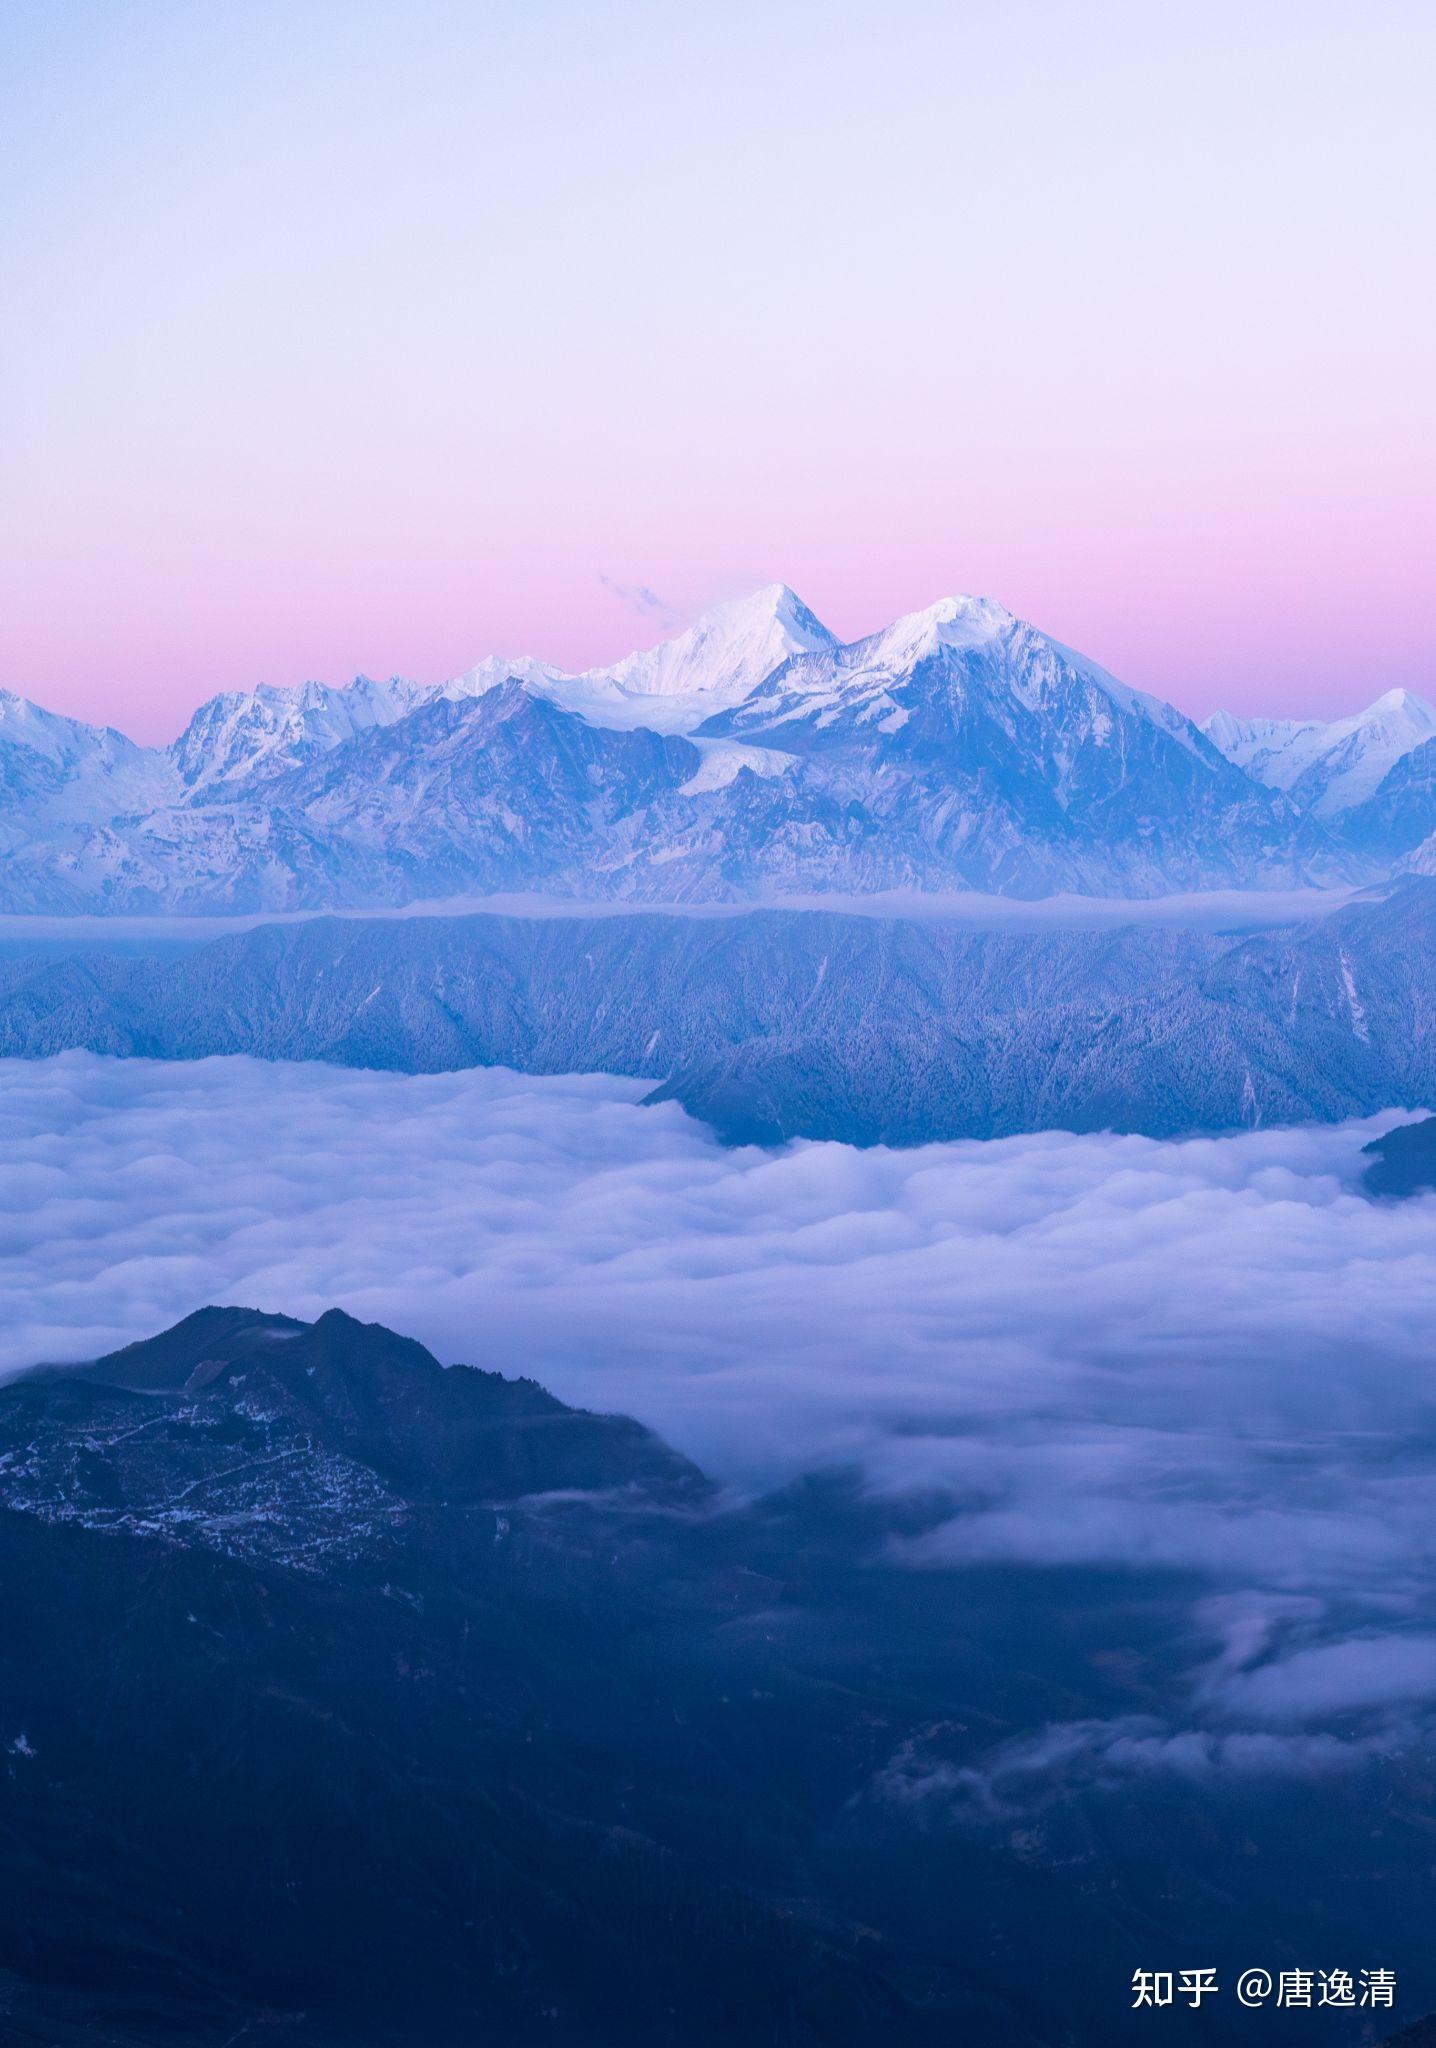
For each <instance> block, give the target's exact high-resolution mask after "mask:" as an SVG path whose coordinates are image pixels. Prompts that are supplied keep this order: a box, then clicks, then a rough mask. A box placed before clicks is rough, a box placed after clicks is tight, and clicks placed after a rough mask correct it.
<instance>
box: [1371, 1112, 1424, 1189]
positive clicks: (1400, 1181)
mask: <svg viewBox="0 0 1436 2048" xmlns="http://www.w3.org/2000/svg"><path fill="white" fill-rule="evenodd" d="M1366 1151H1367V1153H1368V1154H1369V1155H1370V1158H1371V1164H1370V1166H1368V1167H1367V1169H1366V1185H1367V1187H1368V1188H1369V1189H1370V1191H1371V1193H1372V1194H1373V1195H1419V1194H1422V1193H1424V1192H1425V1191H1426V1190H1427V1189H1428V1188H1436V1116H1428V1117H1423V1118H1422V1120H1421V1122H1420V1123H1418V1124H1401V1125H1400V1126H1399V1127H1398V1128H1397V1129H1396V1130H1394V1131H1388V1132H1387V1133H1386V1135H1385V1137H1384V1138H1377V1139H1376V1140H1375V1141H1374V1142H1373V1143H1372V1144H1370V1145H1368V1146H1367V1147H1366Z"/></svg>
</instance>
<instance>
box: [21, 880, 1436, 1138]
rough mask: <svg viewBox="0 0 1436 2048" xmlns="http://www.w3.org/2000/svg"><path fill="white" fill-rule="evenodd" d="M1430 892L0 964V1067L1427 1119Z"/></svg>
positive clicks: (493, 925)
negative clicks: (112, 1067) (231, 1062)
mask: <svg viewBox="0 0 1436 2048" xmlns="http://www.w3.org/2000/svg"><path fill="white" fill-rule="evenodd" d="M1433 962H1436V882H1429V881H1426V880H1424V879H1413V880H1411V881H1409V882H1406V883H1404V884H1402V885H1400V886H1398V887H1397V888H1395V889H1394V890H1393V891H1392V892H1391V894H1390V896H1389V898H1387V899H1386V900H1385V901H1381V902H1374V903H1368V904H1357V905H1354V906H1352V907H1351V908H1350V909H1349V910H1345V911H1341V912H1337V913H1333V914H1330V915H1328V916H1327V917H1325V918H1322V919H1319V920H1315V921H1312V922H1309V923H1306V924H1301V925H1294V926H1289V927H1285V928H1282V927H1278V928H1275V929H1273V930H1270V931H1267V932H1263V933H1260V934H1257V935H1254V936H1250V937H1243V936H1240V935H1230V934H1228V935H1224V934H1220V933H1214V932H1201V931H1182V930H1174V929H1167V928H1163V927H1161V926H1129V927H1126V928H1118V929H1116V930H1112V931H1060V930H1039V931H1033V932H1013V931H981V930H974V929H972V928H971V926H969V925H963V924H951V923H945V922H944V921H943V920H941V919H939V918H925V919H922V920H904V919H900V918H876V917H861V916H853V915H843V914H840V913H835V912H815V911H790V912H783V911H758V912H752V913H749V914H746V915H743V916H737V917H725V918H686V917H675V916H645V915H641V914H635V915H626V916H622V917H598V918H585V917H562V918H502V917H495V916H477V917H466V918H406V919H396V920H376V921H368V920H363V919H317V920H314V921H312V922H306V923H302V924H295V925H287V926H271V927H267V928H261V929H259V930H257V931H254V932H252V933H249V934H247V935H244V936H242V937H237V938H229V939H223V940H219V941H217V942H215V943H213V944H210V945H205V946H200V947H196V948H195V949H194V950H193V951H191V952H189V953H187V954H184V955H182V956H180V957H178V958H170V959H163V960H154V961H151V960H146V959H141V958H134V957H117V956H106V955H95V954H91V955H88V956H86V957H83V958H70V959H62V960H58V961H57V960H54V959H48V958H46V959H34V960H29V961H27V960H24V959H21V960H12V961H10V962H9V963H8V964H6V965H4V966H3V967H0V1055H8V1056H12V1057H13V1056H23V1057H43V1056H48V1055H50V1054H53V1053H56V1052H60V1051H63V1050H66V1049H68V1048H71V1047H84V1048H87V1049H89V1050H91V1051H94V1052H98V1053H108V1054H122V1055H123V1054H130V1055H139V1056H146V1057H158V1058H195V1057H205V1056H209V1055H212V1054H229V1053H248V1054H253V1055H257V1056H260V1057H263V1058H270V1059H325V1060H331V1061H334V1062H337V1063H339V1064H344V1065H351V1066H361V1067H392V1068H398V1069H401V1070H405V1071H421V1072H433V1071H442V1070H446V1069H452V1068H458V1067H464V1066H473V1065H503V1066H510V1067H515V1068H518V1069H521V1070H524V1071H528V1072H534V1073H562V1072H594V1071H598V1072H606V1073H618V1074H630V1075H634V1076H636V1077H639V1078H641V1079H643V1080H645V1081H647V1082H648V1083H650V1085H651V1087H652V1088H653V1090H654V1092H655V1093H656V1094H657V1095H658V1096H660V1097H665V1098H675V1099H677V1100H678V1101H680V1102H682V1103H683V1104H684V1105H685V1106H686V1107H687V1108H689V1109H690V1110H692V1111H693V1112H694V1113H695V1114H697V1115H699V1116H703V1117H706V1118H707V1119H709V1120H710V1121H711V1122H712V1123H713V1124H714V1125H715V1126H716V1127H717V1128H718V1129H719V1130H720V1131H721V1132H722V1133H723V1134H724V1135H725V1136H726V1137H729V1138H733V1139H739V1140H745V1139H758V1140H761V1141H764V1142H769V1141H773V1140H778V1139H783V1138H789V1137H793V1136H804V1137H814V1138H837V1139H842V1140H845V1141H847V1142H855V1143H860V1144H871V1143H892V1144H914V1143H923V1142H926V1141H928V1140H931V1139H935V1138H951V1137H994V1136H1002V1135H1006V1134H1009V1133H1012V1132H1017V1131H1025V1130H1033V1129H1053V1128H1058V1129H1078V1130H1091V1129H1099V1128H1103V1127H1107V1126H1112V1127H1115V1128H1118V1129H1127V1130H1139V1131H1145V1132H1148V1133H1150V1134H1152V1135H1155V1136H1163V1137H1166V1136H1173V1135H1178V1134H1182V1133H1186V1132H1191V1131H1200V1130H1225V1129H1233V1128H1239V1127H1241V1126H1244V1125H1249V1124H1253V1123H1259V1122H1265V1123H1290V1122H1300V1121H1305V1120H1310V1119H1320V1120H1324V1121H1329V1120H1335V1119H1340V1118H1343V1117H1347V1116H1353V1115H1368V1114H1371V1113H1373V1112H1374V1111H1376V1110H1380V1109H1384V1108H1388V1107H1391V1106H1392V1105H1395V1104H1401V1103H1408V1104H1412V1105H1415V1104H1419V1103H1423V1102H1428V1103H1429V1102H1436V979H1433V976H1436V966H1433Z"/></svg>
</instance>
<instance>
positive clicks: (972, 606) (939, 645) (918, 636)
mask: <svg viewBox="0 0 1436 2048" xmlns="http://www.w3.org/2000/svg"><path fill="white" fill-rule="evenodd" d="M1016 624H1017V621H1016V619H1015V618H1014V617H1013V615H1012V613H1011V612H1010V611H1008V610H1007V609H1006V607H1005V606H1004V605H1000V604H998V603H997V601H996V600H995V599H994V598H990V597H941V598H939V599H938V601H937V603H936V604H930V605H928V606H927V607H926V608H925V609H924V610H923V611H920V612H908V613H907V614H906V615H905V616H904V617H903V618H900V619H895V620H894V621H893V623H892V625H890V626H885V627H884V628H883V629H882V631H881V632H879V633H872V634H869V636H868V637H867V639H865V640H859V641H856V642H855V643H854V651H855V653H856V654H857V655H858V656H860V658H861V663H862V665H863V666H865V667H870V668H890V669H905V668H910V667H912V666H913V664H914V663H916V662H919V661H923V660H926V659H928V658H930V657H931V656H932V655H934V654H938V653H940V652H941V651H942V650H943V649H945V648H969V647H981V646H983V645H984V644H985V643H986V642H988V641H991V640H995V639H996V638H997V636H998V634H999V633H1002V632H1005V631H1007V630H1008V629H1009V628H1010V627H1012V626H1015V625H1016ZM854 665H855V666H856V665H857V663H856V662H855V664H854Z"/></svg>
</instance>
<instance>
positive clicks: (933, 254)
mask: <svg viewBox="0 0 1436 2048" xmlns="http://www.w3.org/2000/svg"><path fill="white" fill-rule="evenodd" d="M1433 23H1436V16H1433V14H1432V12H1431V10H1430V9H1428V8H1426V7H1424V6H1422V7H1415V6H1412V7H1405V6H1401V5H1379V6H1376V7H1374V8H1373V7H1370V6H1367V7H1365V8H1364V9H1358V8H1356V7H1345V6H1340V7H1338V6H1328V5H1323V4H1320V0H1314V4H1311V5H1308V6H1305V7H1301V8H1297V7H1293V6H1289V5H1280V6H1277V5H1263V4H1260V0H1257V4H1245V5H1242V6H1240V7H1237V6H1229V5H1226V4H1223V0H1217V4H1207V5H1203V6H1196V5H1187V4H1185V0H1175V4H1173V5H1170V6H1168V7H1164V8H1162V9H1160V10H1156V9H1152V8H1150V7H1148V6H1137V5H1123V4H1106V5H1104V4H1096V0H1094V4H1090V5H1085V6H1083V7H1082V8H1071V7H1068V6H1059V5H1056V4H1050V5H1049V4H1036V0H1016V4H1014V5H1013V6H1012V7H1011V8H1008V9H1004V10H1001V11H1000V18H999V11H998V10H993V9H991V8H989V7H982V8H978V7H967V6H963V5H956V6H954V5H942V6H938V5H928V4H913V0H896V4H889V5H887V6H885V7H883V8H881V9H879V8H876V7H873V8H868V7H865V6H838V7H832V6H823V7H820V6H817V5H806V4H804V5H796V4H791V0H787V4H785V0H776V4H769V5H764V6H758V5H756V4H753V0H734V4H732V5H729V6H727V7H725V8H724V9H722V10H721V11H720V10H718V9H701V10H679V9H674V8H671V7H668V6H658V5H643V4H623V5H613V4H605V0H594V4H590V5H587V6H583V7H580V6H578V5H576V4H571V0H534V4H532V5H530V6H527V7H523V8H519V7H517V6H509V5H506V4H492V5H484V6H480V7H474V6H468V5H457V4H453V5H450V4H438V0H413V4H411V5H406V6H404V7H402V8H401V7H398V6H396V5H368V4H364V0H352V4H347V5H343V6H339V5H330V4H327V0H311V4H308V5H306V6H305V7H303V8H300V9H294V8H290V7H287V6H279V5H272V4H269V0H257V4H254V5H250V6H245V7H243V8H240V7H237V6H228V5H224V4H217V5H216V6H214V7H213V8H205V9H195V8H193V7H190V6H188V5H167V4H166V5H160V4H150V0H137V4H135V5H133V6H131V7H128V8H126V9H124V10H117V9H110V8H107V7H102V6H98V5H96V6H93V7H92V6H89V5H86V4H83V0H76V4H75V5H72V6H69V7H66V8H64V9H58V8H53V7H51V6H49V5H48V4H41V0H14V4H12V5H11V6H10V7H8V8H7V9H6V10H5V13H4V18H3V22H0V79H3V81H4V83H3V84H0V166H3V176H4V184H5V189H6V191H7V195H8V198H9V201H10V203H9V205H8V206H7V209H6V213H7V221H6V227H5V231H4V239H3V245H0V291H3V297H4V303H5V305H6V308H7V311H6V318H5V320H4V322H3V323H0V449H3V461H0V686H6V687H9V688H13V689H16V690H19V691H20V692H22V693H23V694H25V695H29V696H33V697H36V698H38V699H39V700H40V701H41V702H43V703H46V704H49V705H51V706H52V707H54V708H56V709H59V710H65V711H69V712H72V713H75V714H78V715H80V716H84V717H88V718H94V719H97V720H101V721H105V722H109V723H113V724H117V725H120V726H121V727H123V728H124V729H126V730H127V731H130V732H132V733H134V734H135V735H136V736H137V737H142V738H152V739H157V738H165V737H168V736H169V735H170V734H172V733H173V732H174V731H176V730H177V729H178V727H179V726H180V725H181V724H182V723H183V721H184V719H185V717H186V716H187V715H188V713H189V711H190V710H191V709H192V707H193V706H194V704H195V703H196V702H197V701H198V700H199V699H200V698H202V697H204V696H206V695H208V694H210V693H211V692H213V691H215V690H217V689H221V688H234V687H249V686H250V685H252V684H253V683H255V682H257V681H260V680H265V681H270V682H295V681H298V680H301V679H302V678H304V677H306V676H319V677H322V678H324V679H325V680H327V681H342V680H346V679H347V678H348V677H349V676H351V675H352V674H353V673H355V672H356V671H357V670H360V669H363V670H365V671H367V672H369V673H374V674H389V673H392V672H395V671H402V672H404V673H407V674H410V675H414V676H417V677H420V678H424V679H435V678H438V677H440V676H444V675H447V674H451V673H453V672H455V671H456V670H458V669H460V668H463V667H465V666H467V665H468V664H469V663H470V662H472V661H474V660H475V659H477V658H478V657H479V656H481V655H483V654H486V653H488V652H491V651H500V652H505V653H512V652H519V651H531V652H534V653H538V654H542V655H545V656H548V657H549V658H551V659H554V660H557V661H560V662H562V663H564V664H565V665H567V666H583V665H586V664H589V663H592V662H596V661H601V660H606V659H610V658H612V657H613V656H615V655H617V654H619V653H621V652H623V651H624V650H625V649H626V648H628V647H629V646H632V645H634V644H640V643H642V642H643V641H644V640H646V639H652V638H655V637H657V629H656V628H655V626H654V623H653V622H652V621H651V620H647V621H646V620H644V619H642V618H640V617H639V616H637V615H635V614H634V613H633V612H632V611H631V610H630V609H628V608H627V607H626V606H625V605H624V603H623V602H622V600H621V599H620V598H618V597H617V596H615V595H614V594H613V591H612V590H611V588H610V587H609V586H610V584H612V583H617V584H644V585H648V586H650V587H651V588H653V589H654V590H656V591H658V592H659V593H660V594H661V595H662V596H663V597H664V598H665V600H667V601H668V603H669V604H670V605H671V606H672V607H673V608H674V609H675V611H677V612H679V613H687V612H691V611H692V610H694V609H697V608H699V607H701V605H702V604H703V603H705V602H707V601H709V600H711V599H712V598H714V597H716V596H719V595H725V594H728V593H730V592H731V591H733V590H734V589H736V588H739V587H742V586H743V585H745V584H751V583H757V582H762V581H768V580H772V579H782V580H784V581H787V582H789V583H791V584H793V585H794V587H795V588H796V589H797V590H798V591H799V593H800V594H801V595H802V596H803V597H804V598H805V599H806V600H807V601H808V603H809V604H811V605H812V606H813V607H814V609H815V610H816V611H818V612H819V613H820V614H821V615H822V616H823V617H824V618H825V619H826V620H827V621H828V623H829V624H830V625H831V626H833V627H834V629H835V630H838V631H840V632H844V633H847V634H857V633H860V632H864V631H867V630H870V629H872V628H874V627H876V626H877V625H880V624H882V623H884V622H885V621H886V620H887V619H889V618H891V617H892V616H894V615H895V614H896V613H898V612H900V611H904V610H911V609H913V608H915V607H918V606H921V605H925V604H927V603H930V602H931V601H932V600H933V599H934V598H936V597H937V596H939V595H942V594H945V593H949V592H952V591H956V590H973V591H979V592H984V593H987V594H991V595H993V596H996V597H999V598H1001V599H1002V600H1003V601H1004V602H1005V603H1006V604H1008V605H1010V606H1011V607H1012V609H1013V610H1015V611H1017V612H1020V613H1022V614H1023V615H1025V616H1027V617H1029V618H1031V619H1033V620H1034V621H1035V622H1036V623H1038V624H1039V625H1041V626H1043V627H1045V628H1046V629H1047V630H1048V631H1050V632H1053V633H1055V634H1056V635H1057V636H1058V637H1059V638H1062V639H1064V640H1067V641H1069V642H1071V643H1073V644H1075V645H1077V646H1080V647H1081V648H1083V649H1084V650H1085V651H1086V652H1088V653H1089V654H1091V655H1093V656H1095V657H1096V658H1097V659H1098V660H1100V661H1102V662H1104V663H1105V664H1106V665H1107V666H1108V667H1109V668H1112V669H1113V670H1115V671H1116V672H1117V673H1118V674H1119V675H1121V676H1123V677H1124V678H1125V679H1126V680H1127V681H1129V682H1131V683H1134V684H1136V685H1138V686H1140V687H1144V688H1147V689H1151V690H1156V691H1158V692H1160V693H1162V694H1164V695H1167V696H1170V697H1171V698H1172V699H1173V700H1174V701H1176V702H1177V703H1179V704H1181V705H1182V706H1183V707H1184V708H1185V709H1187V710H1190V711H1192V712H1193V713H1195V714H1198V715H1204V714H1205V713H1206V712H1208V711H1210V710H1212V709H1213V708H1215V707H1216V706H1217V705H1218V704H1228V705H1230V706H1232V707H1233V708H1236V709H1240V710H1245V711H1258V710H1266V711H1272V712H1290V711H1298V710H1300V711H1312V712H1321V713H1328V714H1330V713H1336V712H1339V711H1343V710H1347V709H1352V708H1355V707H1356V706H1358V705H1359V704H1362V703H1365V702H1366V701H1368V700H1369V699H1370V698H1371V697H1373V696H1375V695H1377V694H1379V693H1380V692H1381V691H1382V690H1384V689H1387V688H1390V687H1392V686H1393V685H1396V684H1402V685H1406V686H1408V687H1411V688H1414V689H1417V690H1423V691H1428V692H1436V661H1433V650H1436V595H1433V593H1436V578H1433V575H1432V561H1433V554H1436V547H1434V546H1433V544H1436V483H1433V478H1436V459H1433V458H1436V403H1433V389H1436V379H1433V376H1432V371H1431V337H1432V334H1433V332H1436V287H1433V265H1432V262H1431V259H1430V256H1429V242H1430V231H1429V195H1430V192H1431V190H1432V189H1433V172H1436V145H1433V139H1432V138H1433V131H1434V130H1436V124H1433V123H1432V122H1431V120H1430V118H1429V110H1430V106H1431V104H1433V101H1436V27H1434V26H1433ZM605 579H608V580H607V582H606V581H605Z"/></svg>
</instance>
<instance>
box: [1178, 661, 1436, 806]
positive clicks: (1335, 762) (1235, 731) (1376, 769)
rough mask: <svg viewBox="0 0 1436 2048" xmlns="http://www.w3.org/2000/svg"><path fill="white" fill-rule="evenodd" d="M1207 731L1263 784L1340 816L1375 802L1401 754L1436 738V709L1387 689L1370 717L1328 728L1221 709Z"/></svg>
mask: <svg viewBox="0 0 1436 2048" xmlns="http://www.w3.org/2000/svg"><path fill="white" fill-rule="evenodd" d="M1203 731H1204V732H1205V733H1206V735H1207V737H1208V739H1210V740H1211V742H1212V744H1213V746H1215V747H1219V748H1220V749H1221V751H1222V753H1224V754H1225V755H1226V757H1227V759H1228V760H1229V761H1231V762H1233V763H1235V765H1236V766H1237V767H1239V768H1241V769H1243V770H1245V772H1246V773H1247V774H1248V775H1251V776H1253V777H1254V778H1255V779H1256V780H1257V781H1258V782H1264V783H1265V784H1266V785H1267V787H1268V788H1269V789H1283V790H1286V791H1288V792H1289V793H1290V795H1291V798H1292V801H1293V802H1294V803H1295V804H1297V805H1298V807H1299V808H1300V809H1301V810H1303V811H1309V812H1310V813H1311V815H1312V816H1313V817H1317V818H1335V817H1338V816H1340V814H1341V813H1342V812H1344V811H1349V810H1352V809H1354V808H1355V806H1356V805H1357V804H1361V803H1365V802H1366V800H1367V799H1368V798H1369V797H1372V796H1374V795H1375V793H1376V791H1377V789H1378V788H1379V787H1380V785H1381V783H1382V781H1383V780H1384V779H1385V777H1386V775H1387V774H1388V773H1389V772H1390V770H1391V769H1392V768H1394V767H1395V765H1396V763H1397V762H1398V761H1399V760H1401V759H1402V758H1403V756H1405V755H1406V754H1409V753H1410V752H1411V751H1412V750H1413V748H1415V747H1419V746H1421V745H1423V744H1424V742H1425V741H1427V740H1429V739H1431V738H1432V737H1433V736H1436V706H1432V705H1430V704H1428V703H1427V702H1426V700H1425V698H1424V697H1418V696H1416V695H1415V694H1414V692H1412V691H1410V690H1388V691H1387V692H1386V694H1385V696H1383V697H1378V698H1377V700H1376V702H1375V703H1374V704H1368V706H1367V707H1366V709H1365V710H1364V711H1358V712H1356V713H1355V714H1354V715H1353V716H1352V717H1350V718H1339V719H1336V720H1334V721H1332V722H1331V723H1329V724H1323V723H1322V722H1321V721H1320V720H1316V719H1282V718H1253V719H1241V718H1234V717H1232V715H1231V713H1230V712H1226V711H1219V712H1217V713H1216V714H1215V716H1214V717H1212V718H1209V719H1208V720H1207V722H1206V724H1205V726H1204V727H1203Z"/></svg>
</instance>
